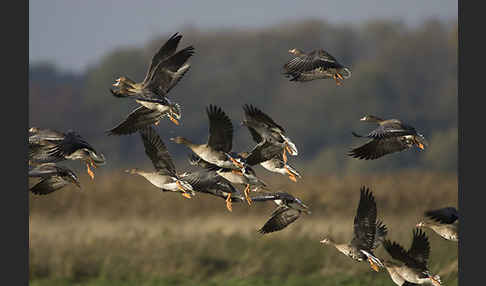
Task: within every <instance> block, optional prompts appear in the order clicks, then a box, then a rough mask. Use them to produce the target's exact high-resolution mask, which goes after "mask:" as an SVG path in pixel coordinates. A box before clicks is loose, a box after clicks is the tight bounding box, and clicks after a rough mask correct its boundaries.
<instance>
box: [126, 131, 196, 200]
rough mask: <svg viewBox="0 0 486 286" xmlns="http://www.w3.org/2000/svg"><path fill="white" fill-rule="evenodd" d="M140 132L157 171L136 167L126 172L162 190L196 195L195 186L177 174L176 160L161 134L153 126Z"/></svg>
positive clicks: (188, 195) (147, 153) (186, 195)
mask: <svg viewBox="0 0 486 286" xmlns="http://www.w3.org/2000/svg"><path fill="white" fill-rule="evenodd" d="M138 132H139V133H140V137H141V138H142V142H143V145H144V148H145V154H146V155H147V157H149V159H150V160H151V161H152V164H153V165H154V168H155V172H153V171H152V172H147V171H142V170H139V169H136V168H134V169H129V170H125V172H127V173H129V174H136V175H140V176H142V177H144V178H145V179H147V180H148V181H149V182H150V183H151V184H152V185H154V186H156V187H157V188H160V189H161V190H162V191H172V192H180V193H181V194H182V196H184V197H185V198H188V199H190V198H192V196H194V195H195V193H194V190H193V187H192V186H191V184H189V183H188V182H186V181H185V180H184V179H182V178H181V177H180V176H179V175H178V174H177V172H176V168H175V165H174V162H173V161H172V159H171V157H170V154H169V151H168V150H167V147H166V146H165V144H164V142H163V141H162V139H161V138H160V136H159V135H158V134H157V133H156V132H155V130H154V129H153V128H152V127H151V126H146V127H144V128H143V129H140V130H139V131H138Z"/></svg>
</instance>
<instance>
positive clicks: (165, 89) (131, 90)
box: [107, 33, 194, 135]
mask: <svg viewBox="0 0 486 286" xmlns="http://www.w3.org/2000/svg"><path fill="white" fill-rule="evenodd" d="M181 38H182V36H181V35H179V34H178V33H175V34H174V35H172V36H171V37H170V38H169V40H167V42H166V43H165V44H164V45H163V46H162V47H160V49H159V50H158V51H157V53H156V54H155V55H154V56H153V57H152V60H151V61H150V65H149V68H148V70H147V73H146V75H145V78H144V80H143V81H142V82H140V83H137V82H135V81H133V80H131V79H129V78H128V77H126V76H122V77H119V78H118V79H117V80H116V81H115V83H114V84H113V86H114V87H116V89H110V91H111V93H112V95H113V96H115V97H119V98H132V99H134V100H135V101H136V102H137V103H139V104H140V105H141V106H140V107H138V108H136V109H135V110H133V111H132V112H131V113H130V114H129V115H128V116H127V117H126V118H125V120H124V121H122V122H121V123H119V124H118V125H117V126H115V127H113V128H112V129H110V130H108V131H107V133H108V135H126V134H131V133H134V132H136V131H137V130H139V129H141V128H143V127H145V126H147V125H152V124H154V125H157V124H158V123H159V121H160V120H161V119H162V118H163V117H164V116H167V117H168V118H169V119H170V120H171V121H172V122H173V123H175V124H176V125H179V121H178V119H180V117H181V107H180V105H179V104H178V103H175V102H172V101H171V100H170V99H169V98H168V97H167V94H168V93H169V91H170V90H171V89H172V88H173V87H174V86H175V85H176V84H177V83H178V82H179V81H180V80H181V79H182V77H183V76H184V75H185V74H186V73H187V71H188V70H189V68H190V67H191V65H190V64H188V63H186V62H187V60H188V59H189V58H190V57H191V56H192V55H193V54H194V48H193V47H192V46H188V47H186V48H184V49H182V50H179V51H178V52H176V50H177V46H178V45H179V42H180V40H181Z"/></svg>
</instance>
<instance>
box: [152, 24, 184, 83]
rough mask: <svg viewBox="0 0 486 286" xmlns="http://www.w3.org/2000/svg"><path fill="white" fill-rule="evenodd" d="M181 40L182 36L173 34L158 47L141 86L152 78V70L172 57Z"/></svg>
mask: <svg viewBox="0 0 486 286" xmlns="http://www.w3.org/2000/svg"><path fill="white" fill-rule="evenodd" d="M181 39H182V35H179V33H175V34H174V35H172V36H171V37H170V38H169V39H168V40H167V41H166V42H165V43H164V45H162V46H161V47H160V49H159V50H158V51H157V53H155V55H154V56H153V57H152V60H151V61H150V65H149V68H148V70H147V74H146V75H145V78H144V79H143V84H145V83H146V82H148V80H149V79H150V78H151V76H152V72H153V70H154V68H155V67H156V66H157V65H158V64H159V63H160V62H161V61H163V60H165V59H167V58H168V57H170V56H172V55H173V54H174V53H175V51H176V49H177V46H178V45H179V42H180V41H181Z"/></svg>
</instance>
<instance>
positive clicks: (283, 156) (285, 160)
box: [282, 145, 287, 164]
mask: <svg viewBox="0 0 486 286" xmlns="http://www.w3.org/2000/svg"><path fill="white" fill-rule="evenodd" d="M282 158H283V161H284V163H285V164H287V145H285V148H284V150H283V154H282Z"/></svg>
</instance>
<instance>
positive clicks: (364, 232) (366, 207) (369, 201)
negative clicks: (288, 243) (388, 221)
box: [320, 186, 388, 272]
mask: <svg viewBox="0 0 486 286" xmlns="http://www.w3.org/2000/svg"><path fill="white" fill-rule="evenodd" d="M387 232H388V231H387V228H386V226H385V225H384V224H383V223H382V222H381V221H378V220H377V210H376V202H375V198H374V197H373V193H372V192H371V191H370V190H369V188H366V187H364V186H363V187H361V190H360V200H359V204H358V210H357V212H356V216H355V217H354V237H353V239H352V240H351V242H350V243H348V244H337V243H336V242H334V240H332V239H331V238H324V239H323V240H321V241H320V242H321V243H322V244H325V245H332V246H334V247H335V248H336V249H337V250H338V251H340V252H341V253H343V254H344V255H346V256H348V257H350V258H352V259H354V260H356V261H363V260H368V262H369V263H370V265H371V268H372V269H373V270H375V271H377V272H378V271H379V268H378V267H383V264H382V262H381V261H380V259H378V258H377V257H376V256H375V255H374V254H373V250H375V249H376V248H377V247H378V246H379V245H380V243H381V242H382V241H383V239H384V237H385V236H386V234H387Z"/></svg>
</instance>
